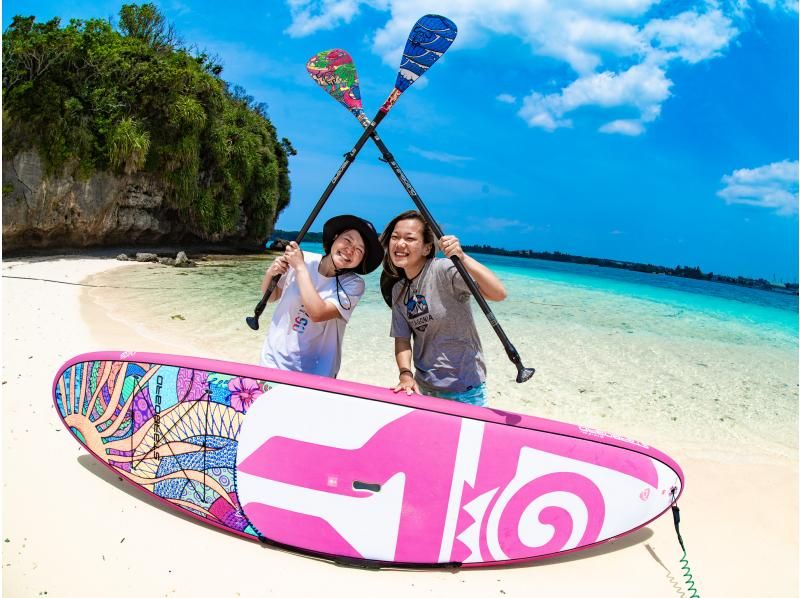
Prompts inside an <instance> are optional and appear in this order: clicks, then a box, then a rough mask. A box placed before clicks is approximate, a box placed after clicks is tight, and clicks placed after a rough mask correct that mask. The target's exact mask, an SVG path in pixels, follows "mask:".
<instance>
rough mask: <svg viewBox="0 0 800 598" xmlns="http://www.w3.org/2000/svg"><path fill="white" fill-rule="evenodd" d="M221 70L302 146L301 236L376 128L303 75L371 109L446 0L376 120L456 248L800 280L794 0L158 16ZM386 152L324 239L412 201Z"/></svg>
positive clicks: (68, 9) (607, 1) (337, 195)
mask: <svg viewBox="0 0 800 598" xmlns="http://www.w3.org/2000/svg"><path fill="white" fill-rule="evenodd" d="M122 4H123V3H122V2H108V1H104V0H92V1H78V2H70V1H58V2H55V1H52V0H6V2H4V3H3V28H4V29H5V28H6V27H8V25H9V24H10V22H11V19H12V17H13V16H14V15H16V14H21V15H34V16H36V17H37V20H40V21H44V20H49V19H50V18H52V17H55V16H59V17H61V18H62V20H63V21H64V22H65V23H66V21H68V20H69V19H70V18H83V19H85V18H92V17H95V18H106V19H111V20H112V21H113V22H116V19H117V15H118V13H119V9H120V8H121V6H122ZM157 4H158V6H159V7H160V9H161V10H162V12H163V13H164V14H165V15H166V17H167V19H168V20H169V21H170V22H171V23H172V24H173V25H174V26H175V28H176V29H177V32H178V33H179V35H180V37H181V38H182V39H183V40H184V42H185V43H186V44H187V45H192V46H194V47H196V48H198V49H200V50H202V51H205V52H207V53H208V54H211V55H214V56H216V57H217V59H218V62H220V63H221V64H222V65H223V67H224V70H223V73H222V78H223V79H225V80H226V81H229V82H230V83H232V84H236V85H240V86H241V87H243V88H244V89H245V90H246V91H247V93H248V94H249V95H251V96H253V97H254V98H255V100H256V101H258V102H265V103H266V104H267V105H268V114H269V117H270V119H271V120H272V121H273V123H274V124H275V126H276V128H277V131H278V136H279V137H287V138H289V139H290V140H291V142H292V144H293V145H294V147H295V148H296V149H297V151H298V153H297V155H296V156H294V157H292V158H291V160H290V169H291V175H290V176H291V181H292V199H291V204H290V205H289V206H288V207H287V208H286V209H285V210H284V211H283V212H282V213H281V215H280V217H279V219H278V222H277V227H278V228H281V229H284V230H298V229H299V228H300V227H301V226H302V225H303V223H304V222H305V220H306V218H307V217H308V215H309V213H310V212H311V210H312V208H313V206H314V205H315V204H316V202H317V200H318V199H319V196H320V195H321V194H322V192H323V191H324V189H325V187H326V185H327V184H328V182H329V181H330V179H331V178H332V177H333V175H334V173H335V172H336V170H337V169H338V168H339V165H340V164H341V162H342V156H343V154H345V153H346V152H347V151H349V150H350V149H351V148H352V146H353V145H354V144H355V142H356V140H357V139H358V137H359V136H360V134H361V131H362V129H361V126H360V124H359V123H358V121H357V120H356V119H355V118H354V117H353V116H352V115H351V114H349V113H348V112H347V111H346V110H345V109H344V108H343V107H342V106H341V105H339V104H338V103H337V102H335V101H334V100H333V99H331V98H330V97H329V96H328V95H327V94H326V93H324V92H323V91H322V90H321V89H320V88H319V87H317V85H316V84H315V83H314V82H313V81H312V80H311V78H310V77H308V75H307V74H306V71H305V63H306V61H307V59H308V58H309V57H311V56H312V55H314V54H316V53H317V52H319V51H321V50H326V49H331V48H342V49H345V50H347V51H348V52H349V53H350V54H351V56H352V57H353V60H354V63H355V65H356V68H357V71H358V76H359V82H360V85H361V94H362V99H363V103H364V108H365V110H366V112H367V113H368V114H369V115H374V114H375V113H376V112H377V109H378V108H379V107H380V105H381V104H382V103H383V102H384V100H385V99H386V97H387V96H388V95H389V93H390V91H391V90H392V87H393V85H394V82H395V78H396V74H397V69H398V66H399V62H400V56H401V52H402V47H403V45H404V44H405V41H406V39H407V37H408V33H409V32H410V30H411V27H412V26H413V24H414V22H415V21H416V20H417V19H418V18H419V17H421V16H423V15H424V14H426V13H427V12H428V11H430V10H431V7H432V6H435V10H437V11H438V12H439V14H442V15H445V16H447V17H449V18H450V19H451V20H453V21H454V22H455V23H456V25H457V26H458V30H459V33H458V37H457V38H456V40H455V42H454V43H453V45H452V47H451V48H450V49H449V50H448V51H447V53H446V54H445V55H444V56H443V57H442V59H441V60H439V62H437V63H436V64H435V65H434V66H433V67H432V68H431V69H430V71H428V72H427V73H426V74H425V75H424V76H423V77H422V78H421V79H420V80H419V81H417V82H416V83H415V84H414V85H413V86H412V87H411V88H409V89H408V90H407V91H406V92H405V93H404V94H403V95H402V97H401V98H400V99H399V100H398V102H397V104H396V105H395V107H394V108H393V109H392V110H391V112H390V113H389V115H387V117H386V119H385V120H384V121H383V122H382V123H381V125H380V129H379V131H380V133H381V137H382V138H383V141H384V143H385V144H386V145H387V146H388V148H389V149H390V151H391V152H392V153H393V154H394V156H395V158H396V160H397V162H398V163H399V164H400V166H401V168H402V169H403V170H404V171H405V173H406V175H407V176H408V178H409V180H410V181H411V183H412V184H413V186H414V187H415V188H416V190H417V192H418V193H419V195H420V196H421V198H422V200H423V201H424V203H425V205H426V206H427V207H428V209H429V210H430V211H431V213H432V214H433V216H434V218H435V219H436V221H437V222H438V223H439V225H440V226H441V227H442V229H443V230H444V231H445V233H446V234H454V235H456V236H458V237H459V238H460V239H461V241H462V243H464V244H488V245H492V246H495V247H503V248H507V249H533V250H536V251H561V252H564V253H570V254H576V255H584V256H591V257H601V258H608V259H617V260H625V261H635V262H645V263H652V264H658V265H664V266H677V265H683V266H699V267H700V268H701V269H702V270H703V271H705V272H715V273H720V274H727V275H741V276H748V277H764V278H767V279H769V280H775V281H782V282H785V281H793V282H796V281H797V278H798V7H797V2H790V1H784V0H730V1H727V2H726V1H714V0H664V1H662V2H658V1H654V0H560V1H559V0H536V1H533V0H503V1H502V2H500V1H498V2H486V1H485V0H437V2H435V3H431V2H423V1H421V0H405V1H401V0H367V1H361V0H321V1H320V0H288V1H287V2H264V1H262V2H244V1H240V0H228V1H226V2H200V1H194V0H166V1H164V2H159V3H157ZM378 156H379V153H378V151H377V149H376V148H375V147H374V146H373V145H372V144H371V143H370V144H368V145H366V146H365V147H364V149H363V151H362V152H361V154H360V155H359V157H358V159H357V160H356V161H355V162H354V163H353V165H352V166H351V167H350V169H349V171H348V172H347V173H346V175H345V176H344V177H343V179H342V181H341V182H340V184H339V186H338V187H337V189H336V190H335V191H334V193H333V195H332V196H331V197H330V199H329V200H328V203H327V204H326V206H325V208H324V209H323V211H322V212H321V213H320V215H319V216H318V220H317V221H316V222H315V224H314V225H313V226H312V227H311V230H321V229H322V223H323V222H324V220H325V219H327V218H329V217H331V216H334V215H336V214H341V213H354V214H356V215H359V216H362V217H364V218H367V219H369V220H371V221H372V222H373V223H374V224H375V226H376V228H378V229H379V230H380V229H382V228H383V226H384V225H385V224H386V223H387V222H388V220H390V219H391V218H392V217H393V216H394V215H396V214H397V213H399V212H401V211H404V210H406V209H411V208H413V207H414V206H413V203H412V202H411V200H410V199H409V197H408V195H407V194H406V192H405V191H404V189H403V187H402V186H401V185H400V183H399V181H397V180H396V178H395V177H394V174H393V173H392V171H391V169H390V168H389V167H388V165H386V164H384V163H382V162H380V161H379V160H378Z"/></svg>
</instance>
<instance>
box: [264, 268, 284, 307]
mask: <svg viewBox="0 0 800 598" xmlns="http://www.w3.org/2000/svg"><path fill="white" fill-rule="evenodd" d="M273 278H274V276H273V274H272V273H271V272H270V271H269V270H267V271H266V272H265V273H264V279H263V280H262V281H261V294H262V295H263V294H264V293H266V292H267V289H268V288H269V285H270V284H271V283H272V279H273ZM280 296H281V289H280V287H278V286H276V287H275V290H273V291H272V294H271V295H270V296H269V299H268V300H267V301H269V302H272V301H277V300H278V299H279V298H280Z"/></svg>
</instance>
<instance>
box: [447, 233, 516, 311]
mask: <svg viewBox="0 0 800 598" xmlns="http://www.w3.org/2000/svg"><path fill="white" fill-rule="evenodd" d="M439 248H440V249H441V250H442V251H443V252H444V255H445V256H446V257H448V258H450V257H453V256H456V257H457V258H458V259H460V260H461V263H462V264H464V267H465V268H466V269H467V272H469V275H470V276H472V278H473V279H475V282H476V283H477V284H478V289H479V290H480V292H481V295H483V296H484V297H485V298H486V299H488V300H489V301H502V300H503V299H505V298H506V296H507V294H506V288H505V287H504V286H503V283H502V282H500V279H499V278H497V276H495V274H494V272H492V271H491V270H489V268H487V267H486V266H484V265H483V264H481V263H480V262H479V261H478V260H476V259H475V258H472V257H470V256H468V255H467V254H466V253H464V250H463V249H462V248H461V242H460V241H459V240H458V238H457V237H454V236H453V235H444V236H443V237H442V238H441V239H439Z"/></svg>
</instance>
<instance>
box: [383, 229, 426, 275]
mask: <svg viewBox="0 0 800 598" xmlns="http://www.w3.org/2000/svg"><path fill="white" fill-rule="evenodd" d="M423 232H424V225H423V224H422V222H420V221H419V220H417V219H416V218H410V219H407V220H398V221H397V224H395V225H394V230H393V231H392V234H391V236H390V237H389V259H391V260H392V264H394V265H395V266H396V267H397V268H402V269H403V270H405V272H406V276H408V277H409V278H413V277H414V276H416V275H417V274H418V273H419V271H420V270H422V266H424V265H425V260H426V259H427V258H428V255H430V253H431V251H432V250H433V245H432V244H431V243H425V239H424V235H423Z"/></svg>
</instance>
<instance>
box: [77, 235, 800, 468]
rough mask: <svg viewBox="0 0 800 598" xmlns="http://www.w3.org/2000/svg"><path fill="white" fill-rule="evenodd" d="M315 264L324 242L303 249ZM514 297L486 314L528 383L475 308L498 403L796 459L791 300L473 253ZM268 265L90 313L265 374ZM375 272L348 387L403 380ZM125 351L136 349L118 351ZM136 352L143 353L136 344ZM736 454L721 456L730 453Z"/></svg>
mask: <svg viewBox="0 0 800 598" xmlns="http://www.w3.org/2000/svg"><path fill="white" fill-rule="evenodd" d="M303 246H304V248H305V249H306V250H308V251H316V252H321V251H322V248H321V246H320V245H319V244H304V245H303ZM475 257H476V258H477V259H478V260H479V261H481V262H483V263H484V264H486V265H487V266H489V267H490V268H492V269H493V270H494V271H495V272H496V273H497V274H498V276H499V277H500V278H501V280H502V281H503V283H504V284H505V286H506V288H507V290H508V299H506V300H505V301H503V302H501V303H497V304H492V308H493V311H494V313H495V315H496V316H497V319H498V321H499V322H500V324H501V326H502V327H503V329H504V330H505V332H506V334H507V335H508V337H509V338H510V339H511V342H512V343H513V344H514V345H515V347H516V349H517V350H518V351H519V353H520V355H521V356H522V359H523V361H524V362H525V364H526V365H530V366H533V367H536V368H537V374H536V375H535V376H534V378H533V380H532V381H531V382H529V383H527V384H525V385H517V384H515V383H514V381H513V379H514V374H515V370H514V368H513V366H512V365H511V364H510V363H509V361H508V359H507V357H506V354H505V351H504V350H503V347H502V345H501V344H500V342H499V341H498V340H497V338H496V336H495V334H494V332H493V331H492V329H491V328H490V327H489V326H488V324H487V323H486V320H485V318H484V317H483V314H482V313H480V310H479V309H478V308H477V307H475V309H474V313H475V319H476V323H477V325H478V329H479V333H480V335H481V338H482V339H483V344H484V352H485V354H486V361H487V366H488V369H489V380H488V382H489V397H490V404H491V405H492V406H496V407H500V408H503V409H511V410H516V411H525V412H529V413H533V414H536V415H539V416H542V417H550V418H553V419H558V420H563V421H572V422H575V423H582V424H585V425H592V426H596V427H599V428H606V429H607V428H609V427H612V428H614V430H615V431H617V432H619V433H629V434H630V435H632V436H636V437H639V438H644V439H647V438H651V439H652V438H654V439H656V440H661V439H664V441H666V442H671V441H673V440H674V439H676V438H677V439H680V442H681V444H682V446H686V445H689V444H691V443H692V442H694V441H698V442H699V441H700V440H702V441H703V442H704V443H705V444H706V445H707V444H708V442H709V441H711V442H715V443H718V444H719V445H720V446H723V445H725V446H728V447H730V446H734V447H748V446H755V445H756V444H757V445H759V446H760V447H761V448H763V447H764V446H769V447H771V449H770V450H774V451H778V452H781V453H786V454H790V453H792V452H793V451H794V450H795V449H796V447H797V399H798V384H797V382H798V362H797V358H798V353H797V342H798V299H797V297H796V296H793V295H787V294H781V293H774V292H767V291H759V290H754V289H748V288H745V287H738V286H734V285H727V284H721V283H713V282H705V281H696V280H690V279H683V278H676V277H671V276H664V275H650V274H643V273H638V272H631V271H627V270H618V269H612V268H601V267H596V266H587V265H580V264H565V263H559V262H548V261H541V260H532V259H525V258H512V257H506V256H490V255H476V256H475ZM270 259H271V258H270V256H267V255H265V256H251V257H235V258H230V257H219V258H209V259H207V260H205V261H202V262H199V263H198V266H197V267H196V268H191V269H185V270H181V269H176V268H168V267H163V266H159V265H142V266H137V267H131V268H121V269H119V270H114V271H111V272H108V273H104V274H102V275H100V276H99V277H96V279H95V280H93V281H92V282H93V283H94V284H100V285H103V286H102V287H101V288H96V289H93V290H91V291H90V294H91V296H92V298H93V300H94V301H95V302H96V303H97V304H99V305H100V306H101V307H102V308H103V309H104V310H105V311H107V312H108V313H109V314H112V315H113V317H115V318H117V319H122V320H125V321H126V322H127V323H128V324H129V325H131V326H135V327H136V328H138V329H139V330H140V331H141V332H142V333H143V334H144V335H146V336H152V337H158V338H159V339H160V340H167V341H174V342H175V344H176V345H178V346H179V347H181V350H182V351H183V352H189V351H190V350H191V352H192V353H194V354H196V355H207V356H210V357H215V358H221V359H229V360H234V361H242V362H251V363H252V362H257V361H258V355H259V350H260V346H261V343H262V341H263V334H264V331H265V330H266V327H267V326H268V325H269V321H270V317H271V309H272V308H271V307H268V308H267V311H266V312H265V313H264V314H263V316H262V318H261V323H262V328H261V330H260V331H259V332H257V333H256V332H253V331H251V330H250V329H249V328H247V326H246V325H245V323H244V318H245V316H248V315H251V314H252V312H253V307H254V306H255V304H256V303H257V302H258V300H259V299H260V289H259V286H260V281H261V278H262V276H263V273H264V270H265V269H266V267H267V266H268V264H269V262H270ZM378 279H379V273H378V272H375V273H373V274H371V275H369V276H367V277H366V282H367V291H366V293H365V295H364V297H363V299H362V301H361V303H360V304H359V305H358V307H357V311H356V312H355V313H354V315H353V318H352V320H351V322H350V324H349V325H348V329H347V334H346V337H345V344H344V356H343V365H342V370H341V372H340V378H345V379H351V380H358V381H363V382H369V383H373V384H378V385H391V384H392V383H393V382H394V381H395V375H396V373H395V372H396V367H395V365H394V359H393V345H392V341H391V339H390V338H389V336H388V333H389V317H390V316H389V310H388V308H387V307H386V306H385V305H384V303H383V299H382V297H381V295H380V292H379V288H378ZM125 348H127V347H125ZM132 349H139V350H142V349H146V347H144V348H137V347H133V348H132ZM726 450H727V449H726Z"/></svg>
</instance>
